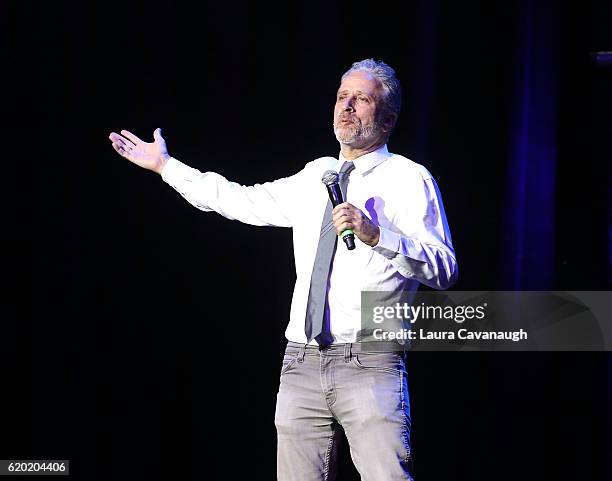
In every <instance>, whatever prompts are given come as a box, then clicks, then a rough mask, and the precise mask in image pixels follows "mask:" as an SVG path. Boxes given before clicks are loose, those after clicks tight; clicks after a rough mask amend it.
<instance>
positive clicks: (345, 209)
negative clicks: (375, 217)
mask: <svg viewBox="0 0 612 481" xmlns="http://www.w3.org/2000/svg"><path fill="white" fill-rule="evenodd" d="M360 214H361V211H360V210H359V209H357V208H356V207H355V206H353V205H351V204H349V203H348V202H344V203H343V204H338V205H337V206H336V207H334V210H332V220H333V221H334V222H336V220H338V219H340V218H341V217H343V216H350V217H358V216H359V215H360Z"/></svg>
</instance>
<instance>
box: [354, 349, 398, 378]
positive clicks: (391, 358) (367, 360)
mask: <svg viewBox="0 0 612 481" xmlns="http://www.w3.org/2000/svg"><path fill="white" fill-rule="evenodd" d="M353 364H354V365H355V366H357V367H358V368H359V369H363V370H371V371H385V372H391V373H394V374H399V373H400V372H405V370H406V367H405V365H404V359H403V357H402V356H401V355H399V354H396V353H391V352H361V353H359V354H354V355H353Z"/></svg>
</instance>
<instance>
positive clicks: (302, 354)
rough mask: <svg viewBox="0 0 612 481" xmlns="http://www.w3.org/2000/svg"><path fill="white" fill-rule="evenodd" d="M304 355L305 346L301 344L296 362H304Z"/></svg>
mask: <svg viewBox="0 0 612 481" xmlns="http://www.w3.org/2000/svg"><path fill="white" fill-rule="evenodd" d="M305 354H306V344H302V345H301V346H300V352H298V355H297V360H298V362H304V355H305Z"/></svg>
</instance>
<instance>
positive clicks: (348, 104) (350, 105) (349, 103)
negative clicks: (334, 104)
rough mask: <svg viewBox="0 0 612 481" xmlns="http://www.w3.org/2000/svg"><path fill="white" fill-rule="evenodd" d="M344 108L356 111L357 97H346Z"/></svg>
mask: <svg viewBox="0 0 612 481" xmlns="http://www.w3.org/2000/svg"><path fill="white" fill-rule="evenodd" d="M342 110H345V111H349V112H354V111H355V99H354V98H353V97H347V98H346V99H344V104H343V105H342Z"/></svg>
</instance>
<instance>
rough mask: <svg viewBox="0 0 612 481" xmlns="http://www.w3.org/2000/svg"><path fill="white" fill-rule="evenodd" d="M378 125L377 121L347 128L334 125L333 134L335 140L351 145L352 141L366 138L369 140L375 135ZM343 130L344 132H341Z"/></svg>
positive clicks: (355, 141) (356, 141) (359, 141)
mask: <svg viewBox="0 0 612 481" xmlns="http://www.w3.org/2000/svg"><path fill="white" fill-rule="evenodd" d="M379 128H380V126H379V125H378V122H374V123H372V124H369V125H366V126H365V127H363V128H361V127H358V128H357V129H351V130H350V131H348V130H349V129H346V127H345V128H342V127H341V128H338V127H336V126H335V125H334V134H335V135H336V140H337V141H338V142H340V143H341V144H344V145H351V144H354V143H361V142H364V141H367V140H370V139H371V138H372V137H375V136H376V134H377V133H378V131H379ZM343 131H344V132H343Z"/></svg>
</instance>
